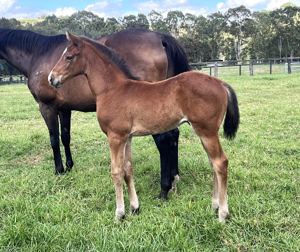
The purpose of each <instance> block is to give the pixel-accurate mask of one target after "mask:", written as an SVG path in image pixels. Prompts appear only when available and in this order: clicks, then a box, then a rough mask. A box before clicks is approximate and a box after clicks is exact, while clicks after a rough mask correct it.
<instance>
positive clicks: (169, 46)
mask: <svg viewBox="0 0 300 252" xmlns="http://www.w3.org/2000/svg"><path fill="white" fill-rule="evenodd" d="M159 35H160V37H161V42H162V44H163V46H164V47H165V50H166V54H167V57H168V78H169V77H172V76H175V75H177V74H180V73H183V72H187V71H190V65H189V62H188V58H187V55H186V53H185V51H184V49H183V47H182V46H181V45H180V44H179V43H178V41H177V40H176V39H175V38H173V37H172V36H170V35H167V34H162V33H159Z"/></svg>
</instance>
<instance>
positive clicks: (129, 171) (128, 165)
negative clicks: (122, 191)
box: [124, 137, 140, 214]
mask: <svg viewBox="0 0 300 252" xmlns="http://www.w3.org/2000/svg"><path fill="white" fill-rule="evenodd" d="M131 140H132V137H129V138H128V140H127V143H126V147H125V162H124V171H125V182H126V184H127V188H128V194H129V199H130V213H131V214H135V213H138V212H139V209H140V206H139V200H138V197H137V195H136V191H135V187H134V182H133V168H132V162H131Z"/></svg>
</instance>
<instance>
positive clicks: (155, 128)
mask: <svg viewBox="0 0 300 252" xmlns="http://www.w3.org/2000/svg"><path fill="white" fill-rule="evenodd" d="M185 121H186V119H185V118H182V117H181V118H156V119H153V120H149V121H148V120H147V121H145V120H135V122H134V124H133V126H132V129H131V132H130V134H131V135H133V136H147V135H154V134H159V133H164V132H167V131H170V130H172V129H175V128H177V127H178V126H179V125H180V124H181V123H183V122H185Z"/></svg>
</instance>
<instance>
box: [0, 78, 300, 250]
mask: <svg viewBox="0 0 300 252" xmlns="http://www.w3.org/2000/svg"><path fill="white" fill-rule="evenodd" d="M224 80H225V81H227V82H228V83H230V84H231V85H232V86H233V87H234V89H235V90H236V93H237V95H238V99H239V104H240V112H241V124H240V128H239V131H238V135H237V138H236V139H235V140H234V141H232V142H229V141H227V140H225V139H224V138H223V137H221V142H222V145H223V148H224V150H225V152H226V154H227V155H228V157H229V162H230V167H229V177H228V195H229V210H230V219H229V220H228V221H227V222H226V224H225V225H224V224H220V223H219V222H218V218H217V213H215V212H212V211H211V208H210V205H211V196H212V171H211V169H210V167H209V164H208V160H207V157H206V155H205V152H204V150H203V149H202V147H201V145H200V143H199V140H198V139H197V137H196V135H195V134H194V133H193V132H192V130H191V129H190V127H189V126H188V125H187V124H185V125H183V126H181V127H180V132H181V136H180V144H179V153H180V154H179V168H180V172H181V173H180V175H181V180H180V181H179V183H178V189H177V191H176V192H174V193H171V195H170V199H169V201H167V202H166V201H163V200H157V199H155V196H156V195H158V193H159V188H160V185H159V181H160V175H159V174H160V170H159V156H158V152H157V150H156V148H155V144H154V142H153V140H152V138H151V137H141V138H134V139H133V165H134V167H135V183H136V189H137V193H138V196H139V200H140V203H141V211H140V214H139V215H136V216H130V215H127V217H126V220H125V221H124V222H122V223H114V222H113V218H114V210H115V195H114V188H113V183H112V181H111V178H110V172H109V171H110V159H109V150H108V145H107V143H106V138H105V136H104V134H103V133H101V132H100V129H99V127H98V125H97V122H96V118H95V113H80V112H74V113H73V117H72V145H71V147H72V151H73V157H74V161H75V167H74V169H73V171H72V172H71V173H69V174H67V175H63V176H55V175H54V164H53V156H52V151H51V147H50V143H49V137H48V132H47V129H46V126H45V124H44V121H43V119H42V117H41V115H40V113H39V110H38V105H37V104H36V103H35V102H34V99H33V97H32V96H31V94H30V93H29V91H28V89H27V87H26V86H25V85H13V86H0V132H1V133H0V174H1V175H0V250H2V251H8V250H10V251H212V250H223V251H228V250H242V251H248V250H277V251H296V250H299V249H300V230H299V228H300V223H299V219H300V211H299V209H300V190H299V187H300V186H299V181H300V176H299V175H300V174H299V173H300V172H299V167H300V142H299V139H300V109H299V107H300V75H299V74H292V75H287V74H276V75H269V74H267V75H256V76H253V77H249V76H236V75H235V76H225V77H224ZM125 203H126V207H127V212H128V209H129V202H128V195H127V194H126V193H125Z"/></svg>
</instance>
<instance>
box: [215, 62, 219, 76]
mask: <svg viewBox="0 0 300 252" xmlns="http://www.w3.org/2000/svg"><path fill="white" fill-rule="evenodd" d="M215 77H216V78H218V62H215Z"/></svg>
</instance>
